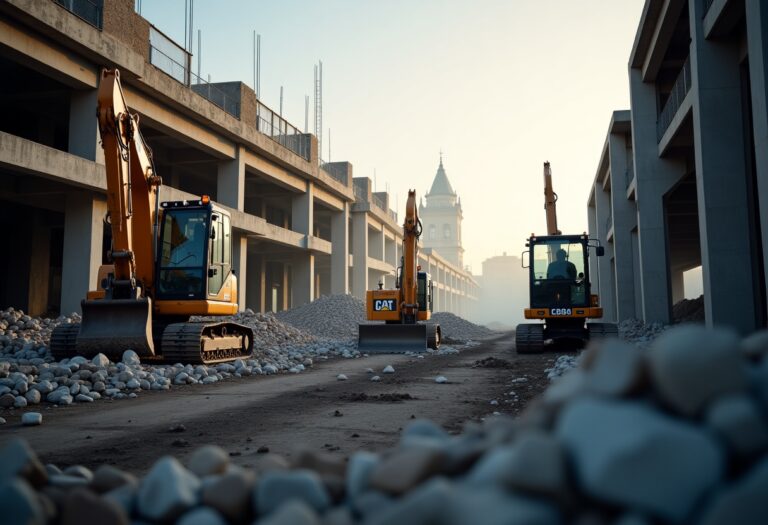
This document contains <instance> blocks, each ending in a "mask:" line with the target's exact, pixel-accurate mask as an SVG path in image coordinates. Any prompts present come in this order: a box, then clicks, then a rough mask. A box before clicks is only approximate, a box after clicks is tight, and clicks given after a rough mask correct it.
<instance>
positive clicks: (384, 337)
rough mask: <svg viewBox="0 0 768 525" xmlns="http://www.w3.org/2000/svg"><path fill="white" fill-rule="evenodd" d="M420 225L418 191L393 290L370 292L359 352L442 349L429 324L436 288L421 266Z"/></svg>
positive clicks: (410, 204) (408, 212)
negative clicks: (370, 322) (374, 322)
mask: <svg viewBox="0 0 768 525" xmlns="http://www.w3.org/2000/svg"><path fill="white" fill-rule="evenodd" d="M421 230H422V226H421V221H420V220H419V215H418V208H417V205H416V191H415V190H409V191H408V201H407V202H406V205H405V221H404V222H403V256H402V258H401V261H400V266H399V267H398V269H397V276H396V279H395V289H394V290H383V289H379V290H368V291H367V292H366V297H365V303H366V312H367V317H368V320H369V321H384V324H361V325H359V327H358V342H357V348H358V350H359V351H360V352H363V353H369V354H371V353H404V352H424V351H426V350H427V348H432V349H434V350H436V349H438V348H439V347H440V337H441V332H440V325H439V324H437V323H426V321H429V320H430V318H431V315H432V304H433V300H432V298H433V292H434V287H433V284H432V279H431V278H430V276H429V274H428V273H427V272H422V271H421V267H420V266H419V264H418V257H419V237H420V236H421Z"/></svg>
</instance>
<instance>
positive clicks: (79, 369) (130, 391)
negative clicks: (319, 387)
mask: <svg viewBox="0 0 768 525" xmlns="http://www.w3.org/2000/svg"><path fill="white" fill-rule="evenodd" d="M2 319H3V320H2V322H1V323H0V327H2V329H1V330H2V333H1V334H0V345H1V346H0V410H3V409H23V408H25V407H27V406H31V405H37V404H40V403H44V402H48V403H53V404H57V405H70V404H72V403H90V402H93V401H96V400H99V399H102V398H110V399H125V398H134V397H137V396H138V395H139V394H140V393H141V392H142V391H147V390H168V389H170V388H171V387H173V386H180V385H190V384H210V383H215V382H218V381H221V380H224V379H227V378H231V377H245V376H254V375H268V374H277V373H300V372H303V371H304V370H306V369H307V368H310V367H312V365H313V364H314V362H315V361H316V360H325V359H328V358H330V357H344V358H355V357H359V355H360V354H359V353H358V352H357V349H356V347H355V344H354V343H353V342H344V341H331V340H319V339H317V338H316V337H314V336H312V335H310V334H307V333H306V332H303V331H301V330H299V329H297V328H295V327H292V326H290V325H286V324H284V323H282V322H280V321H279V320H277V319H276V318H275V317H274V316H273V315H271V314H267V315H263V314H256V313H254V312H253V311H251V310H246V311H245V312H242V313H240V314H237V315H235V316H231V317H230V319H231V320H233V321H235V322H239V323H242V324H245V325H248V326H250V327H251V328H253V330H254V354H253V356H252V358H251V359H246V360H243V359H239V360H236V361H234V362H232V363H224V364H218V365H211V366H206V365H189V364H188V365H183V364H173V365H170V364H169V365H160V364H148V363H144V364H142V363H141V361H140V359H139V357H138V356H137V355H136V353H135V352H133V351H132V350H127V351H126V352H124V353H123V356H122V360H121V362H119V363H113V362H110V360H109V359H108V358H107V357H106V356H104V355H103V354H99V355H97V356H96V357H94V358H93V359H86V358H84V357H80V356H78V357H73V358H70V359H63V360H61V361H59V362H56V361H55V360H54V359H53V358H52V357H51V355H50V353H49V351H48V346H47V345H48V342H49V339H50V335H51V331H52V330H53V328H54V327H55V326H57V325H59V324H61V323H68V322H79V321H80V318H79V316H78V315H76V314H73V315H72V316H70V317H60V318H58V319H38V318H31V317H29V316H27V315H25V314H24V313H23V312H20V311H18V310H13V309H8V310H6V311H4V312H3V313H2ZM196 319H204V318H196ZM220 319H221V318H216V320H220Z"/></svg>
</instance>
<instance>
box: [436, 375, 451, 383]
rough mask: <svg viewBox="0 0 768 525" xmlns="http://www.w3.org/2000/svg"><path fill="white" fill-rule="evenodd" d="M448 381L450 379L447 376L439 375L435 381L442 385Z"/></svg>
mask: <svg viewBox="0 0 768 525" xmlns="http://www.w3.org/2000/svg"><path fill="white" fill-rule="evenodd" d="M447 382H448V379H447V378H446V377H445V376H437V377H436V378H435V383H437V384H438V385H442V384H444V383H447Z"/></svg>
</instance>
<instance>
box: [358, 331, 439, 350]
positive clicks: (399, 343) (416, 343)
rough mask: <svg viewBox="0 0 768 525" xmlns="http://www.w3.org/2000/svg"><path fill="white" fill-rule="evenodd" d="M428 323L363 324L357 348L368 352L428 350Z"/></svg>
mask: <svg viewBox="0 0 768 525" xmlns="http://www.w3.org/2000/svg"><path fill="white" fill-rule="evenodd" d="M429 326H430V325H426V324H361V325H359V331H358V339H357V349H358V351H360V352H361V353H366V354H403V353H405V352H426V350H427V334H428V328H429Z"/></svg>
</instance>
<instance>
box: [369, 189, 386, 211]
mask: <svg viewBox="0 0 768 525" xmlns="http://www.w3.org/2000/svg"><path fill="white" fill-rule="evenodd" d="M372 196H373V204H375V205H376V207H377V208H379V209H380V210H382V211H384V212H386V211H387V201H385V200H384V198H383V197H382V196H381V195H376V194H375V193H374V194H372Z"/></svg>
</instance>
